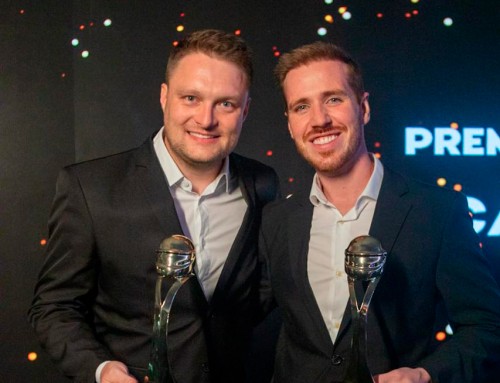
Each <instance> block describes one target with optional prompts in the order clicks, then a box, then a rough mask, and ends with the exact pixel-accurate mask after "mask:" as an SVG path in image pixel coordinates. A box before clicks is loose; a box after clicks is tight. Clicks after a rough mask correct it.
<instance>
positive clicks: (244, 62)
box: [165, 29, 253, 86]
mask: <svg viewBox="0 0 500 383" xmlns="http://www.w3.org/2000/svg"><path fill="white" fill-rule="evenodd" d="M191 53H204V54H206V55H208V56H210V57H215V58H218V59H221V60H225V61H229V62H231V63H234V64H236V65H237V66H238V67H239V68H241V69H242V70H243V72H244V73H245V74H246V76H247V81H248V82H247V84H248V86H250V84H251V83H252V78H253V65H252V51H251V50H250V48H249V47H248V46H247V44H246V43H245V41H244V40H243V39H242V38H240V37H238V36H236V35H234V34H231V33H227V32H224V31H220V30H215V29H205V30H201V31H197V32H193V33H191V34H190V35H188V36H186V37H185V38H184V39H182V40H181V41H179V43H178V44H177V45H176V46H175V47H174V48H173V49H172V50H171V51H170V55H169V57H168V63H167V69H166V73H165V81H166V82H167V84H168V80H169V78H170V75H171V74H172V71H173V70H174V69H175V67H176V66H177V64H178V63H179V61H180V60H181V59H182V58H184V57H185V56H187V55H189V54H191Z"/></svg>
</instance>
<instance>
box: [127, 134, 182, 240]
mask: <svg viewBox="0 0 500 383" xmlns="http://www.w3.org/2000/svg"><path fill="white" fill-rule="evenodd" d="M135 159H136V169H135V170H136V173H137V174H136V175H135V176H136V178H137V179H138V182H139V184H140V187H141V188H142V190H143V191H144V195H145V198H146V200H147V202H148V204H149V206H150V208H151V211H152V213H153V214H154V215H155V217H156V219H157V220H158V223H159V225H160V227H161V229H162V231H163V232H164V233H165V237H167V236H171V235H174V234H183V232H182V228H181V225H180V223H179V219H178V218H177V212H176V210H175V205H174V201H173V199H172V196H171V195H170V192H169V190H168V183H167V179H166V177H165V174H164V173H163V170H162V168H161V166H160V163H159V161H158V158H157V157H156V154H155V153H154V148H153V141H152V139H151V138H150V139H149V140H148V141H146V142H145V143H144V144H143V145H142V146H141V147H140V148H139V150H138V151H137V152H136V156H135ZM158 245H159V244H158Z"/></svg>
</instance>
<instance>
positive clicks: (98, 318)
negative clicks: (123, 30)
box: [29, 30, 278, 383]
mask: <svg viewBox="0 0 500 383" xmlns="http://www.w3.org/2000/svg"><path fill="white" fill-rule="evenodd" d="M251 80H252V63H251V55H250V52H249V49H248V48H247V46H246V44H245V43H244V42H243V41H242V40H241V39H240V38H238V37H236V36H234V35H232V34H227V33H224V32H221V31H214V30H205V31H199V32H195V33H193V34H192V35H190V36H188V37H187V38H186V39H184V40H183V41H181V42H180V43H179V44H178V45H177V46H176V47H175V48H174V49H173V50H172V52H171V54H170V57H169V61H168V64H167V72H166V83H165V84H163V85H162V87H161V96H160V102H161V106H162V109H163V112H164V126H163V128H162V129H161V130H160V131H159V132H158V133H156V134H154V135H153V136H152V137H151V138H149V139H148V140H147V141H146V142H145V143H144V144H143V145H141V146H140V147H138V148H136V149H133V150H130V151H127V152H124V153H120V154H117V155H112V156H109V157H106V158H101V159H97V160H94V161H88V162H84V163H80V164H76V165H72V166H69V167H66V168H65V169H64V170H63V171H62V172H61V174H60V176H59V179H58V183H57V191H56V196H55V200H54V206H53V210H52V213H51V217H50V220H49V241H48V245H47V255H46V261H45V264H44V266H43V268H42V271H41V273H40V277H39V281H38V283H37V285H36V291H35V297H34V300H33V304H32V307H31V309H30V313H29V316H30V320H31V323H32V325H33V327H34V329H35V331H36V333H37V335H38V337H39V338H40V341H41V343H42V345H43V347H44V348H45V349H46V350H47V351H48V353H49V354H50V356H51V358H52V359H53V361H54V362H55V363H56V365H57V366H58V367H59V368H60V369H61V370H62V371H63V372H64V374H65V375H67V376H68V377H70V378H72V379H74V380H75V381H77V382H94V381H95V380H97V381H98V382H99V381H100V382H101V383H111V382H137V381H141V382H142V381H143V379H144V377H145V375H146V373H147V367H148V361H149V359H150V350H151V337H152V330H153V313H154V296H155V281H156V278H157V273H156V269H155V261H156V254H155V251H156V249H158V247H159V245H160V243H161V242H162V240H163V239H165V238H166V237H169V236H172V235H174V234H184V235H186V236H187V237H189V238H191V239H192V241H193V243H194V245H195V248H196V256H197V261H196V266H195V273H196V278H191V279H190V280H189V282H187V283H186V284H185V285H184V286H183V287H182V288H181V289H180V291H179V292H178V294H177V297H176V300H175V301H174V306H173V308H172V311H171V320H170V324H169V335H168V350H169V356H170V366H171V369H172V375H173V378H174V381H175V382H178V383H182V382H190V383H199V382H241V381H244V372H243V370H244V369H243V364H244V357H245V353H246V351H247V343H248V340H249V336H250V331H251V326H252V322H253V319H254V312H255V309H254V307H255V305H256V303H257V302H258V295H257V290H256V288H257V287H258V273H257V272H258V270H257V255H256V252H257V249H256V247H257V246H256V242H257V233H258V227H259V224H260V218H261V209H262V207H263V206H264V205H265V204H266V203H267V202H269V201H270V200H273V199H275V198H276V196H277V194H278V180H277V176H276V174H275V172H274V171H273V170H272V169H270V168H269V167H267V166H265V165H263V164H261V163H258V162H257V161H254V160H250V159H247V158H244V157H241V156H238V155H236V154H233V153H231V152H232V151H233V149H234V148H235V146H236V144H237V141H238V138H239V135H240V131H241V128H242V124H243V121H244V120H245V117H246V116H247V113H248V108H249V104H250V97H249V87H250V83H251ZM157 383H162V382H157Z"/></svg>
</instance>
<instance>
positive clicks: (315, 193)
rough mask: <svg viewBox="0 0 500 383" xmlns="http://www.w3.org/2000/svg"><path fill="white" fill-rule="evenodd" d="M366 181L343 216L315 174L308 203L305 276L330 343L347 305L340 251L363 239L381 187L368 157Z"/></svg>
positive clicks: (379, 168)
mask: <svg viewBox="0 0 500 383" xmlns="http://www.w3.org/2000/svg"><path fill="white" fill-rule="evenodd" d="M372 158H373V161H374V168H373V172H372V175H371V177H370V180H369V181H368V183H367V185H366V187H365V189H364V190H363V192H362V193H361V195H360V196H359V197H358V199H357V201H356V203H355V205H354V207H353V208H352V209H351V210H349V211H348V212H347V213H346V214H345V215H344V216H342V215H341V214H340V212H339V211H338V210H337V208H336V207H335V206H334V205H333V204H332V203H331V202H329V201H328V200H327V199H326V197H325V195H324V193H323V191H322V187H321V184H320V181H319V178H318V175H317V174H316V175H315V176H314V179H313V184H312V188H311V192H310V195H309V200H310V201H311V203H312V204H313V205H314V211H313V218H312V224H311V231H310V234H311V236H310V240H309V251H308V257H307V275H308V279H309V284H310V286H311V288H312V291H313V293H314V296H315V298H316V302H317V304H318V307H319V309H320V311H321V315H322V316H323V320H324V322H325V325H326V327H327V329H328V332H329V334H330V338H331V340H332V342H335V339H336V337H337V334H338V331H339V328H340V323H341V321H342V316H343V315H344V311H345V309H346V305H347V303H348V301H349V288H348V283H347V275H346V273H345V271H344V259H345V256H344V251H345V249H346V248H347V247H348V246H349V243H350V242H351V241H352V240H353V239H354V238H355V237H357V236H359V235H367V234H368V232H369V230H370V225H371V222H372V219H373V214H374V212H375V206H376V203H377V198H378V195H379V192H380V187H381V185H382V178H383V175H384V170H383V166H382V163H381V162H380V161H379V160H378V159H377V158H376V157H375V156H373V155H372Z"/></svg>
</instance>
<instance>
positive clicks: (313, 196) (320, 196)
mask: <svg viewBox="0 0 500 383" xmlns="http://www.w3.org/2000/svg"><path fill="white" fill-rule="evenodd" d="M370 155H371V157H372V160H373V164H374V166H373V172H372V175H371V176H370V179H369V180H368V183H367V184H366V186H365V188H364V190H363V192H362V193H361V194H360V196H359V197H358V199H357V201H356V207H357V206H358V205H359V204H360V202H361V201H362V200H364V199H365V198H369V199H371V200H374V201H376V200H377V198H378V195H379V192H380V187H381V186H382V178H383V177H384V167H383V165H382V162H381V161H380V160H379V159H378V158H377V157H375V156H374V155H373V154H372V153H370ZM309 200H310V201H311V203H312V204H313V205H314V206H318V205H320V204H323V205H329V206H333V205H332V204H331V203H330V202H329V201H328V200H327V199H326V197H325V194H324V193H323V190H322V187H321V183H320V181H319V177H318V174H317V173H316V174H315V175H314V178H313V183H312V187H311V193H310V194H309Z"/></svg>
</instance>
